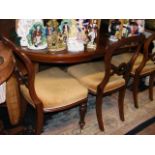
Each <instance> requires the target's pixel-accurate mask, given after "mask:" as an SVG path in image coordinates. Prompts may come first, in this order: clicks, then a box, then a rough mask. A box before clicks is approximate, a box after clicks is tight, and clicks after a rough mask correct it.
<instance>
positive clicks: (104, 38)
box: [20, 30, 154, 64]
mask: <svg viewBox="0 0 155 155" xmlns="http://www.w3.org/2000/svg"><path fill="white" fill-rule="evenodd" d="M152 33H154V32H152V31H149V30H145V33H144V35H145V36H146V38H147V35H148V36H150V35H151V34H152ZM113 43H114V42H112V41H110V40H109V35H108V34H107V33H104V32H102V31H101V32H100V34H99V36H98V39H97V48H96V49H95V50H93V49H87V48H85V50H84V51H81V52H69V51H67V49H66V50H63V51H57V52H49V51H48V49H43V50H31V49H28V48H27V47H20V48H21V50H22V51H23V52H25V54H26V55H27V56H28V57H29V58H30V59H31V60H32V61H33V62H34V63H53V64H75V63H82V62H87V61H92V60H95V59H98V58H103V57H104V53H105V48H106V46H108V45H110V46H112V44H113ZM126 48H128V47H125V48H124V47H123V48H122V49H126ZM120 52H121V49H120V50H119V51H118V52H117V53H120ZM117 53H116V54H117Z"/></svg>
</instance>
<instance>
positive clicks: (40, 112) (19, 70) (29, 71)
mask: <svg viewBox="0 0 155 155" xmlns="http://www.w3.org/2000/svg"><path fill="white" fill-rule="evenodd" d="M0 38H1V40H2V41H3V43H4V44H5V45H6V46H8V47H9V48H11V49H12V50H13V53H14V55H15V56H18V57H19V59H20V60H21V62H23V64H24V65H23V66H19V65H18V63H16V75H17V76H18V79H19V81H20V84H25V85H26V86H27V88H28V90H29V94H30V97H31V99H32V101H33V103H34V109H35V112H36V114H35V115H36V123H35V129H34V130H33V132H34V133H35V134H41V132H42V128H43V123H44V113H47V112H59V111H63V110H67V109H70V108H73V107H76V106H79V105H80V108H79V112H80V121H79V124H80V128H81V129H83V127H84V125H85V115H86V111H87V98H85V99H82V100H80V101H78V102H75V103H71V104H70V105H67V106H62V107H60V108H55V109H51V110H48V111H45V110H44V109H43V103H42V101H41V100H40V99H39V97H38V96H37V94H36V91H35V87H34V80H35V69H34V65H33V63H32V62H31V60H30V59H29V58H28V56H26V54H25V53H24V52H23V51H22V49H21V48H20V47H17V46H16V45H15V44H14V43H13V42H12V41H10V40H9V39H8V38H6V37H4V36H1V37H0ZM23 67H24V68H23ZM26 75H27V76H26ZM30 105H31V104H30Z"/></svg>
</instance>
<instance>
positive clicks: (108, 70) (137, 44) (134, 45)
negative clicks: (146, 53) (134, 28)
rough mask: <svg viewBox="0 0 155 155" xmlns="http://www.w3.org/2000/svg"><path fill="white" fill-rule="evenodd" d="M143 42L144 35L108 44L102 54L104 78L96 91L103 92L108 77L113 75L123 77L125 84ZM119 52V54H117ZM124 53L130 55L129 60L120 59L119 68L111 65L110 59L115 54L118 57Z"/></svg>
mask: <svg viewBox="0 0 155 155" xmlns="http://www.w3.org/2000/svg"><path fill="white" fill-rule="evenodd" d="M144 40H145V36H144V35H139V36H133V37H128V38H122V39H121V40H119V41H118V42H115V43H112V44H109V45H108V46H107V47H106V48H105V54H104V64H105V76H104V79H103V80H102V82H101V83H100V85H99V86H98V89H100V90H103V89H104V87H105V85H106V84H107V83H108V81H109V79H110V77H111V76H112V75H114V74H118V75H123V76H124V78H125V80H126V84H127V81H128V79H129V73H130V72H131V70H132V67H133V65H134V63H135V61H136V58H137V56H138V55H139V53H140V51H141V48H142V46H143V43H144ZM119 50H120V53H119V52H118V51H119ZM126 52H130V53H132V57H131V58H130V59H129V61H128V62H126V61H125V60H121V59H120V60H119V61H120V63H119V66H116V65H114V64H112V57H113V56H115V54H118V55H119V54H123V53H126Z"/></svg>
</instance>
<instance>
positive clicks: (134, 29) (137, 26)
mask: <svg viewBox="0 0 155 155" xmlns="http://www.w3.org/2000/svg"><path fill="white" fill-rule="evenodd" d="M144 27H145V22H144V20H141V19H130V20H129V24H128V35H127V37H130V36H135V35H140V34H142V33H144Z"/></svg>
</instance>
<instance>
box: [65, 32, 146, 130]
mask: <svg viewBox="0 0 155 155" xmlns="http://www.w3.org/2000/svg"><path fill="white" fill-rule="evenodd" d="M143 41H144V36H143V35H142V36H135V37H130V38H125V39H121V40H120V41H118V42H116V43H112V44H111V45H109V46H107V47H106V48H105V53H104V61H103V60H102V61H96V62H89V63H83V64H79V65H74V66H71V67H69V68H68V72H69V73H70V74H71V75H72V76H73V77H75V78H77V79H78V80H79V81H80V82H81V83H82V84H83V85H84V86H85V87H87V88H88V90H89V92H90V93H92V94H94V95H96V115H97V120H98V124H99V128H100V130H102V131H104V124H103V117H102V103H103V101H102V98H103V96H106V95H109V94H111V93H113V92H115V91H119V96H118V109H119V115H120V119H121V120H122V121H124V96H125V90H126V85H127V82H128V79H129V73H130V71H131V68H132V65H133V64H134V62H135V60H136V57H137V55H138V54H139V51H140V49H141V47H142V43H143ZM133 51H134V52H133ZM125 52H132V57H130V59H129V60H128V61H125V60H124V59H121V54H123V53H125ZM115 54H118V56H120V59H119V62H120V64H119V65H118V66H117V65H114V64H113V56H114V55H115Z"/></svg>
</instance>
